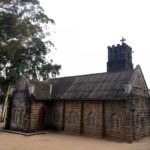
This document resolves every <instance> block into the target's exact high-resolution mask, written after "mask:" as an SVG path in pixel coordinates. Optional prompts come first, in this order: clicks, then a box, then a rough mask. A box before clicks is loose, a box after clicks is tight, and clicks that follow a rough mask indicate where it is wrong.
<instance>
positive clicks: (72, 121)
mask: <svg viewBox="0 0 150 150" xmlns="http://www.w3.org/2000/svg"><path fill="white" fill-rule="evenodd" d="M69 124H72V125H74V124H75V113H74V112H71V113H70V115H69Z"/></svg>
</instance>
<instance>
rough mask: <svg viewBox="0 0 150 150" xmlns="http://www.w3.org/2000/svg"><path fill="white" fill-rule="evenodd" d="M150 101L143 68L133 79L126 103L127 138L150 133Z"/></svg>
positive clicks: (135, 137) (133, 138) (131, 139)
mask: <svg viewBox="0 0 150 150" xmlns="http://www.w3.org/2000/svg"><path fill="white" fill-rule="evenodd" d="M149 104H150V102H149V96H148V89H147V85H146V82H145V80H144V77H143V74H142V72H141V70H138V72H137V74H136V75H135V76H134V79H133V86H132V94H131V96H130V97H129V99H128V101H127V103H126V121H127V122H126V128H127V131H128V134H126V136H127V139H130V141H133V140H135V139H139V138H141V137H144V136H147V135H150V105H149Z"/></svg>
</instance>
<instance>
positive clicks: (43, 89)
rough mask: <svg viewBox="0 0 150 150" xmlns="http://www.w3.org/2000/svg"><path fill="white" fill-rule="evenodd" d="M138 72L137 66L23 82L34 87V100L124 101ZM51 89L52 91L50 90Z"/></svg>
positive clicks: (139, 69)
mask: <svg viewBox="0 0 150 150" xmlns="http://www.w3.org/2000/svg"><path fill="white" fill-rule="evenodd" d="M139 71H141V68H140V66H137V67H136V68H135V69H133V70H129V71H124V72H109V73H107V72H106V73H97V74H89V75H81V76H71V77H62V78H55V79H48V80H46V81H38V80H27V79H24V80H26V83H27V85H28V86H29V85H33V86H34V87H35V89H34V93H33V96H34V98H35V100H49V99H53V100H112V99H126V98H127V97H128V95H129V94H130V93H126V91H129V90H128V89H126V88H127V87H129V86H128V85H131V86H132V84H133V83H134V79H135V77H136V74H137V73H138V72H139ZM141 72H142V71H141ZM142 75H143V74H142ZM143 78H144V77H143ZM145 85H146V82H145ZM51 87H52V89H50V88H51ZM147 89H148V88H147ZM50 91H51V94H50Z"/></svg>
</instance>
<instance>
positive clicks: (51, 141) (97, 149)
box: [0, 132, 150, 150]
mask: <svg viewBox="0 0 150 150" xmlns="http://www.w3.org/2000/svg"><path fill="white" fill-rule="evenodd" d="M0 150H150V137H148V138H144V139H142V140H139V141H136V142H134V143H132V144H129V143H118V142H112V141H107V140H103V139H98V138H90V137H83V136H73V135H66V134H62V133H54V132H47V133H46V134H40V135H34V136H23V135H17V134H12V133H5V132H0Z"/></svg>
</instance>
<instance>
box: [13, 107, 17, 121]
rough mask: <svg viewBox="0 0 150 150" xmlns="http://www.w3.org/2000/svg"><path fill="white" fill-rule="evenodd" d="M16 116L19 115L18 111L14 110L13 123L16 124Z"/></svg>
mask: <svg viewBox="0 0 150 150" xmlns="http://www.w3.org/2000/svg"><path fill="white" fill-rule="evenodd" d="M16 115H17V110H15V109H14V110H13V115H12V121H13V122H16V120H17V116H16Z"/></svg>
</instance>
